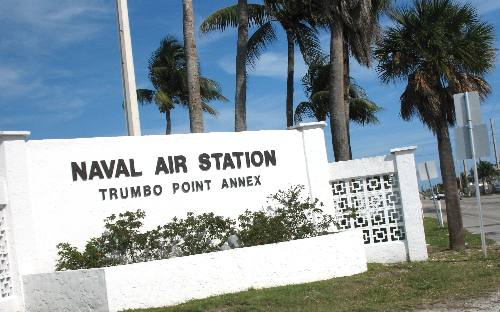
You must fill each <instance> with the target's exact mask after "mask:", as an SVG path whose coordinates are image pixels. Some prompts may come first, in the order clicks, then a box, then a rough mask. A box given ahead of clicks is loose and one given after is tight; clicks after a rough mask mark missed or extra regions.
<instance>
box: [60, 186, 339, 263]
mask: <svg viewBox="0 0 500 312" xmlns="http://www.w3.org/2000/svg"><path fill="white" fill-rule="evenodd" d="M303 189H304V187H303V186H295V187H291V188H290V189H288V190H287V191H279V192H278V193H276V194H274V195H271V196H269V198H268V199H269V200H270V201H271V206H269V208H268V209H267V210H262V211H257V212H250V211H248V210H247V211H245V213H244V214H242V215H240V216H239V217H238V227H236V221H235V220H232V219H230V218H223V217H220V216H215V215H214V214H213V213H204V214H201V215H194V214H193V213H188V214H187V217H186V218H185V219H180V218H173V219H172V221H171V222H169V223H167V224H165V225H163V226H158V227H157V228H155V229H152V230H149V231H140V230H141V227H142V225H143V222H142V220H143V219H144V217H145V213H144V211H142V210H137V211H136V212H130V211H129V212H125V213H120V214H118V216H117V215H114V214H113V215H111V216H109V217H108V218H106V219H105V220H104V228H105V231H104V232H103V233H102V234H101V236H100V237H97V238H92V239H90V240H89V241H88V242H87V244H86V246H85V249H84V250H83V251H82V252H81V251H79V250H78V249H77V248H76V247H74V246H71V245H70V244H68V243H61V244H58V245H57V248H58V253H57V254H58V257H59V258H58V260H57V264H56V270H58V271H60V270H76V269H89V268H98V267H106V266H113V265H120V264H130V263H136V262H144V261H150V260H160V259H167V258H171V257H180V256H189V255H194V254H200V253H207V252H214V251H219V250H222V249H228V248H236V247H238V246H239V245H243V246H244V247H249V246H255V245H262V244H270V243H278V242H283V241H289V240H294V239H301V238H307V237H313V236H317V235H323V234H326V233H327V232H328V229H329V228H330V227H331V226H332V225H333V224H334V223H333V221H332V217H331V216H329V215H325V214H323V211H322V210H321V208H320V207H322V206H323V205H322V204H321V203H319V201H318V200H317V199H315V200H310V199H309V198H306V199H303V198H302V197H301V192H302V191H303ZM230 236H231V237H230ZM235 241H236V242H235Z"/></svg>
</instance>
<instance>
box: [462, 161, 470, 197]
mask: <svg viewBox="0 0 500 312" xmlns="http://www.w3.org/2000/svg"><path fill="white" fill-rule="evenodd" d="M463 163H464V178H465V187H466V188H467V190H468V189H469V177H468V175H467V163H466V162H465V159H464V160H463Z"/></svg>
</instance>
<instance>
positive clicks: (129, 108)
mask: <svg viewBox="0 0 500 312" xmlns="http://www.w3.org/2000/svg"><path fill="white" fill-rule="evenodd" d="M116 12H117V16H118V34H119V37H120V55H121V69H122V79H123V94H124V98H125V114H126V120H127V131H128V135H137V136H139V135H141V124H140V120H139V109H138V107H137V93H136V85H135V73H134V60H133V57H132V40H131V39H130V25H129V20H128V7H127V0H116Z"/></svg>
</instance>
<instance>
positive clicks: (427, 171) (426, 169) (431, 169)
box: [417, 161, 444, 227]
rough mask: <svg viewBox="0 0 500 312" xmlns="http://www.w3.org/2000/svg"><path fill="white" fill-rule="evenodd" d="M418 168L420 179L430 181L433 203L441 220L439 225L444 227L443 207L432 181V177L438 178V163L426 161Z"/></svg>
mask: <svg viewBox="0 0 500 312" xmlns="http://www.w3.org/2000/svg"><path fill="white" fill-rule="evenodd" d="M417 168H418V175H419V176H420V181H424V180H427V181H428V182H429V187H430V190H431V198H432V203H433V204H434V210H435V211H436V216H437V220H438V222H439V225H440V226H441V227H444V221H443V211H442V209H441V203H440V202H439V199H438V198H437V194H436V193H434V189H433V187H432V183H431V179H436V178H437V177H438V175H437V170H436V164H435V163H434V161H426V162H423V163H420V164H418V167H417Z"/></svg>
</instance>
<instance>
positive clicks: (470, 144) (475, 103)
mask: <svg viewBox="0 0 500 312" xmlns="http://www.w3.org/2000/svg"><path fill="white" fill-rule="evenodd" d="M453 101H454V104H455V113H456V118H457V126H459V127H466V128H467V129H468V137H467V138H464V143H465V142H466V143H465V144H463V146H464V148H463V150H464V151H465V152H464V153H463V155H459V154H457V157H459V158H461V159H472V161H473V167H472V168H473V169H474V184H475V187H476V202H477V207H478V209H479V226H480V230H481V246H482V249H483V254H484V257H487V256H488V252H487V250H486V238H485V235H484V222H483V207H482V206H481V194H480V191H479V178H478V174H477V163H476V157H477V156H478V155H476V141H475V140H474V139H475V138H477V139H478V140H477V142H478V143H479V145H478V146H479V147H481V145H482V144H483V142H482V140H484V131H483V130H486V126H485V125H482V124H481V112H480V109H479V94H478V93H477V92H465V93H460V94H455V95H453ZM474 126H476V127H474ZM480 126H484V128H483V127H480ZM480 128H483V129H482V130H479V129H480ZM474 130H477V132H478V133H479V135H475V134H474ZM458 132H459V135H460V133H463V132H461V131H460V130H459V131H458ZM481 132H483V134H482V135H481V134H480V133H481ZM455 133H457V132H455ZM462 137H464V136H462ZM459 139H460V136H459V137H457V138H456V143H457V146H458V145H459ZM487 140H488V131H487V130H486V141H487ZM466 145H467V147H466ZM486 145H487V146H488V151H489V145H488V144H486ZM457 150H458V148H457ZM467 150H468V151H470V154H469V153H468V151H467ZM482 152H483V150H481V153H482ZM487 155H489V152H488V153H487ZM487 155H482V156H487ZM482 156H479V157H482ZM469 157H470V158H469Z"/></svg>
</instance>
